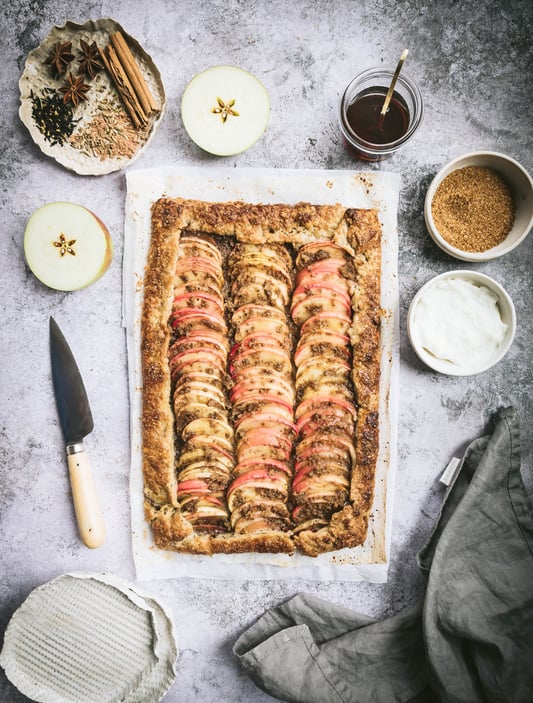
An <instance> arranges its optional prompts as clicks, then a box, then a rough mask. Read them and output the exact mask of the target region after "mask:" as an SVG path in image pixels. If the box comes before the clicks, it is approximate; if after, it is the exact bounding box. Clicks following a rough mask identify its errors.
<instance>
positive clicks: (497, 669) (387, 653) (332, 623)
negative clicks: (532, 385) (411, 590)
mask: <svg viewBox="0 0 533 703" xmlns="http://www.w3.org/2000/svg"><path fill="white" fill-rule="evenodd" d="M519 444H520V432H519V425H518V418H517V416H516V413H515V411H514V410H513V409H512V408H506V409H504V410H502V411H500V412H499V413H498V414H497V415H496V416H495V418H494V429H493V431H492V433H491V434H490V435H486V436H483V437H480V438H478V439H476V440H474V441H473V442H472V443H471V444H470V445H469V446H468V448H467V450H466V452H465V455H464V457H463V459H462V460H461V463H460V465H459V469H458V473H457V474H456V478H455V480H454V482H453V484H452V485H451V486H450V487H449V489H448V490H447V493H446V496H445V499H444V503H443V507H442V510H441V514H440V516H439V518H438V520H437V523H436V525H435V528H434V530H433V532H432V534H431V536H430V538H429V541H428V543H427V544H426V546H425V547H424V549H423V550H422V551H421V552H420V554H419V557H418V558H419V564H420V568H421V569H422V570H423V571H424V572H427V575H428V582H427V589H426V594H425V597H424V601H423V603H421V604H420V605H417V606H412V607H409V608H406V609H404V610H402V611H401V612H399V613H397V614H396V615H394V616H392V617H389V618H386V619H383V620H375V619H373V618H369V617H366V616H364V615H361V614H359V613H356V612H354V611H352V610H349V609H347V608H344V607H341V606H337V605H333V604H331V603H327V602H325V601H322V600H320V599H318V598H315V597H314V596H311V595H309V594H305V593H303V594H300V595H297V596H295V597H294V598H292V599H291V600H289V601H288V602H287V603H284V604H282V605H280V606H278V607H276V608H273V609H272V610H270V611H268V612H266V613H265V614H264V615H263V616H262V617H261V618H260V619H259V620H258V621H257V622H256V623H255V624H254V625H253V626H252V627H251V628H250V629H248V630H247V631H246V632H244V633H243V634H242V635H241V636H240V637H239V639H238V640H237V642H236V643H235V645H234V649H233V651H234V653H235V654H236V655H237V656H238V657H239V659H240V661H241V663H242V665H243V667H244V669H245V670H246V672H247V673H248V674H249V675H250V676H251V678H252V679H253V680H254V681H255V683H256V684H257V685H258V686H259V687H261V688H262V689H264V690H265V691H267V692H268V693H270V694H271V695H273V696H276V697H278V698H280V699H282V700H286V701H296V702H301V703H330V702H331V703H333V702H334V703H369V702H372V703H389V702H391V703H392V702H396V701H398V702H401V703H406V702H408V701H409V702H411V703H414V702H415V701H416V702H417V703H421V702H422V701H427V702H428V703H429V702H432V701H437V700H440V701H442V702H443V703H478V702H479V703H481V702H483V703H489V702H490V703H492V702H498V703H500V702H505V703H532V701H533V512H532V510H531V507H530V505H529V502H528V497H527V494H526V491H525V488H524V485H523V483H522V478H521V476H520V446H519Z"/></svg>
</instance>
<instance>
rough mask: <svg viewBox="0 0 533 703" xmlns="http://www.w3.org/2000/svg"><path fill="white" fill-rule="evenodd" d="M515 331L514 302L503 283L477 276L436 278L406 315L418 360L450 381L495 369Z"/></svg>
mask: <svg viewBox="0 0 533 703" xmlns="http://www.w3.org/2000/svg"><path fill="white" fill-rule="evenodd" d="M515 331H516V313H515V308H514V305H513V301H512V300H511V298H510V297H509V295H508V294H507V292H506V291H505V290H504V289H503V288H502V286H501V285H500V284H499V283H497V282H496V281H495V280H494V279H492V278H490V277H489V276H486V275H485V274H482V273H477V272H476V271H449V272H447V273H443V274H440V275H439V276H435V278H432V279H431V280H430V281H428V282H427V283H426V284H425V285H424V286H422V288H421V289H420V290H419V291H418V293H416V295H415V296H414V298H413V300H412V302H411V305H410V307H409V312H408V315H407V332H408V335H409V341H410V342H411V346H412V347H413V349H414V351H415V352H416V354H417V356H418V357H419V359H420V360H421V361H423V362H424V363H425V364H426V365H427V366H429V367H430V368H431V369H433V370H434V371H438V372H439V373H443V374H448V375H450V376H470V375H473V374H478V373H482V372H483V371H487V370H488V369H490V368H491V367H492V366H494V365H495V364H496V363H498V361H500V360H501V359H502V358H503V357H504V356H505V354H506V353H507V352H508V350H509V348H510V346H511V344H512V342H513V339H514V335H515Z"/></svg>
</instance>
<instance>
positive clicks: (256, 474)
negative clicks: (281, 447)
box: [178, 469, 289, 499]
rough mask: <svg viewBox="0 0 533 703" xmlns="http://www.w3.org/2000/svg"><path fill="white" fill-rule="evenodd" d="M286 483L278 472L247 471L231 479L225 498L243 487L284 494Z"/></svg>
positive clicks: (284, 474)
mask: <svg viewBox="0 0 533 703" xmlns="http://www.w3.org/2000/svg"><path fill="white" fill-rule="evenodd" d="M288 481H289V478H288V475H287V474H286V473H282V472H280V471H274V470H268V469H249V470H248V471H246V472H244V473H242V474H239V475H238V476H237V477H236V478H234V479H233V481H232V482H231V483H230V485H229V486H228V490H227V496H228V499H229V498H230V496H231V494H232V493H233V492H234V491H236V490H237V489H238V488H242V487H243V486H245V485H247V486H248V487H253V488H273V489H274V490H277V491H282V492H286V490H287V488H288ZM178 488H179V484H178Z"/></svg>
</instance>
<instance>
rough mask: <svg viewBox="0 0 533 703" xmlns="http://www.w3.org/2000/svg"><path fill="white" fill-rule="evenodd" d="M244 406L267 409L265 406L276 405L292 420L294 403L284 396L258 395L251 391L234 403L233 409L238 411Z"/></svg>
mask: <svg viewBox="0 0 533 703" xmlns="http://www.w3.org/2000/svg"><path fill="white" fill-rule="evenodd" d="M243 405H253V406H257V405H259V406H260V407H265V405H276V406H280V407H281V408H283V409H284V410H285V411H286V413H287V416H288V417H289V416H290V418H291V419H292V403H290V402H289V401H288V400H286V399H285V398H284V397H283V396H279V395H268V394H266V393H258V392H257V391H254V390H251V391H250V392H249V393H243V394H242V395H241V396H240V397H239V398H238V399H235V400H234V402H233V409H234V410H235V411H238V410H239V409H240V408H241V406H243Z"/></svg>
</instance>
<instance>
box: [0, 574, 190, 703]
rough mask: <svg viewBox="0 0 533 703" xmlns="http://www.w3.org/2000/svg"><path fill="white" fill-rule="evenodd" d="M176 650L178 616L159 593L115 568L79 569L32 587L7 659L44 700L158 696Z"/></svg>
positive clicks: (23, 686)
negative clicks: (145, 589) (164, 604)
mask: <svg viewBox="0 0 533 703" xmlns="http://www.w3.org/2000/svg"><path fill="white" fill-rule="evenodd" d="M176 657H177V648H176V643H175V640H174V636H173V632H172V623H171V621H170V619H169V617H168V615H167V614H166V613H165V611H164V610H163V608H162V607H161V605H160V604H159V603H157V602H156V601H155V600H154V599H153V598H151V597H150V596H148V595H146V594H144V593H142V592H141V591H139V590H138V589H137V588H136V587H135V586H133V585H132V584H130V583H128V582H126V581H123V580H122V579H119V578H118V577H115V576H109V575H107V574H91V573H73V574H64V575H63V576H59V577H58V578H56V579H54V580H53V581H50V582H49V583H46V584H44V585H43V586H40V587H39V588H36V589H35V590H34V591H32V593H30V595H29V596H28V598H27V599H26V600H25V602H24V603H23V604H22V605H21V606H20V608H19V609H18V610H17V611H16V612H15V613H14V615H13V617H12V618H11V621H10V623H9V625H8V627H7V629H6V632H5V637H4V647H3V649H2V652H1V653H0V664H1V665H2V667H3V668H4V670H5V672H6V675H7V677H8V679H9V680H10V681H11V682H12V683H13V684H14V685H15V686H16V687H17V688H18V689H19V691H21V692H22V693H23V694H24V695H26V696H28V697H29V698H31V699H32V700H34V701H39V702H40V703H87V701H91V703H119V701H120V702H121V703H143V702H145V701H151V702H153V703H157V701H160V700H161V698H162V697H163V696H164V695H165V693H166V692H167V691H168V689H169V688H170V686H171V684H172V682H173V681H174V678H175V670H174V663H175V661H176Z"/></svg>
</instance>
